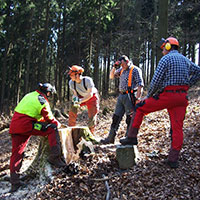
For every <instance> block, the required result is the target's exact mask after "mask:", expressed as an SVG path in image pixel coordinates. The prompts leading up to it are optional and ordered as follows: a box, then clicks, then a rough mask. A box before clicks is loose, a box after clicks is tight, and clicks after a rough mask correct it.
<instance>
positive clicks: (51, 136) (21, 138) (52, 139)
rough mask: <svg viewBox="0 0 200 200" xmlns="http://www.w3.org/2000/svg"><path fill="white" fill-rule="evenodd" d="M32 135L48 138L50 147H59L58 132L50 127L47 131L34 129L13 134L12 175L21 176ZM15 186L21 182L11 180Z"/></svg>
mask: <svg viewBox="0 0 200 200" xmlns="http://www.w3.org/2000/svg"><path fill="white" fill-rule="evenodd" d="M32 135H37V136H48V141H49V145H50V147H52V146H55V145H57V140H56V131H55V130H54V129H53V128H51V127H49V128H48V129H47V130H46V131H39V130H35V129H33V130H32V131H30V132H27V133H20V134H17V133H16V134H14V133H12V134H11V137H12V155H11V158H10V173H11V174H19V171H20V168H21V166H22V160H23V154H24V150H25V147H26V145H27V143H28V141H29V139H30V137H31V136H32ZM12 180H13V183H14V184H15V181H19V180H18V178H16V179H15V178H14V179H11V182H12Z"/></svg>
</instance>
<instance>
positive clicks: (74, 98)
mask: <svg viewBox="0 0 200 200" xmlns="http://www.w3.org/2000/svg"><path fill="white" fill-rule="evenodd" d="M72 102H73V105H74V107H80V102H79V98H78V97H77V96H74V95H73V97H72Z"/></svg>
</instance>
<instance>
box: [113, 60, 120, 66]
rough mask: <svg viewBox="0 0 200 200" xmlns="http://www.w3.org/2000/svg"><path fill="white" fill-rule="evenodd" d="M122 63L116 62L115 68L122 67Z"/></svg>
mask: <svg viewBox="0 0 200 200" xmlns="http://www.w3.org/2000/svg"><path fill="white" fill-rule="evenodd" d="M120 65H121V62H120V61H116V62H115V64H114V65H113V67H114V68H117V67H120Z"/></svg>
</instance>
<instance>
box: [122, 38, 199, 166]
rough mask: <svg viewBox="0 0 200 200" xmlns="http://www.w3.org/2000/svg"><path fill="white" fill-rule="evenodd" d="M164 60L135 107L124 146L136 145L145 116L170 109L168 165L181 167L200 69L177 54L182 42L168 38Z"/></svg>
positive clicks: (160, 62)
mask: <svg viewBox="0 0 200 200" xmlns="http://www.w3.org/2000/svg"><path fill="white" fill-rule="evenodd" d="M160 44H161V45H160V46H159V47H160V48H161V49H162V53H163V55H164V56H163V57H162V58H161V60H160V61H159V63H158V66H157V68H156V71H155V74H154V76H153V78H152V81H151V83H150V88H149V90H148V94H147V96H146V97H145V98H143V99H142V100H141V101H140V103H138V104H137V105H136V113H135V114H134V115H133V117H132V124H131V125H130V128H129V131H128V136H127V137H125V138H122V139H121V140H120V143H121V144H122V145H137V144H138V141H137V134H138V131H139V128H140V125H141V123H142V120H143V117H144V115H147V114H149V113H151V112H155V111H158V110H163V109H167V111H168V113H169V116H170V122H171V139H172V140H171V148H170V151H169V155H168V158H167V159H166V160H165V162H164V163H165V164H167V165H168V166H170V167H171V168H177V167H178V160H179V153H180V150H181V148H182V144H183V121H184V117H185V113H186V108H187V106H188V98H187V91H188V89H189V87H191V86H192V85H194V84H195V83H196V82H197V81H198V80H200V67H199V66H197V65H196V64H195V63H193V62H192V61H190V60H189V59H187V58H186V57H185V56H183V55H182V54H180V53H179V52H178V48H179V42H178V40H177V39H176V38H174V37H169V38H167V39H166V40H165V39H162V40H161V42H160Z"/></svg>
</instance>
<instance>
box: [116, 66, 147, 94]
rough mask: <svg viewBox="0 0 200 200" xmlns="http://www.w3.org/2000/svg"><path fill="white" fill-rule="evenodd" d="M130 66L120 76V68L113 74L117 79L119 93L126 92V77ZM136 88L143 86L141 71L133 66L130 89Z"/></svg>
mask: <svg viewBox="0 0 200 200" xmlns="http://www.w3.org/2000/svg"><path fill="white" fill-rule="evenodd" d="M131 66H132V64H131V65H130V67H129V68H128V69H127V70H124V71H123V72H122V74H121V75H120V72H121V70H122V67H120V68H119V69H117V70H116V72H115V76H116V77H119V91H120V92H126V91H127V90H128V76H129V71H130V69H131ZM138 86H144V83H143V78H142V71H141V69H140V68H138V67H137V66H134V69H133V71H132V83H131V89H137V87H138Z"/></svg>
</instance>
